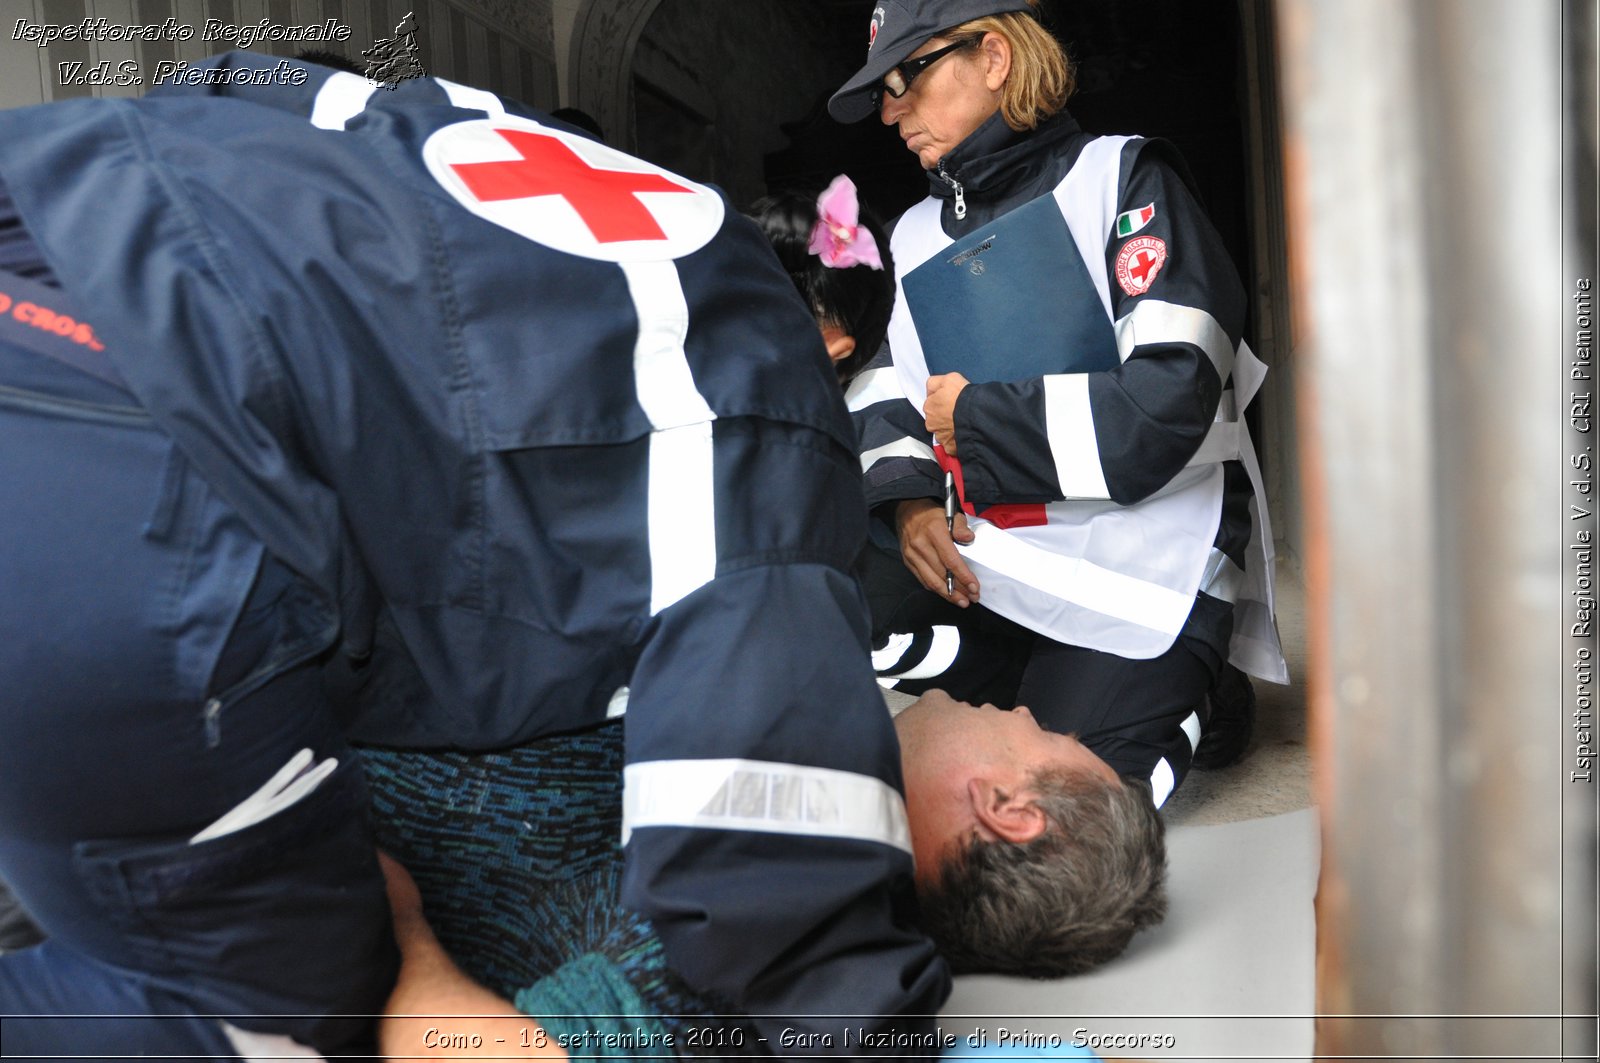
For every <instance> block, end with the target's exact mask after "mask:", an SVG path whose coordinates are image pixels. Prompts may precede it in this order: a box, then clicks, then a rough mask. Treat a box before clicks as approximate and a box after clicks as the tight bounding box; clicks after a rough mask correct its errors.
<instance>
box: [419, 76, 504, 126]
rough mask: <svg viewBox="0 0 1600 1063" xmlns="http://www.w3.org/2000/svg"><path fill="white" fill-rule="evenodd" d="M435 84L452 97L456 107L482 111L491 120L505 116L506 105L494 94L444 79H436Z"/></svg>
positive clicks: (451, 99)
mask: <svg viewBox="0 0 1600 1063" xmlns="http://www.w3.org/2000/svg"><path fill="white" fill-rule="evenodd" d="M433 80H434V82H435V83H436V84H437V85H438V86H439V87H440V88H441V89H444V94H445V95H446V96H448V97H450V102H451V103H453V104H454V105H455V106H457V107H460V108H463V109H464V110H468V111H482V112H484V113H485V114H487V115H488V116H489V117H490V118H502V117H504V116H505V113H506V109H505V105H504V104H502V103H501V102H500V97H498V96H496V95H495V94H494V93H492V92H485V91H484V90H482V89H475V88H472V87H470V86H468V85H457V84H456V83H455V82H454V81H446V80H445V79H444V78H434V79H433Z"/></svg>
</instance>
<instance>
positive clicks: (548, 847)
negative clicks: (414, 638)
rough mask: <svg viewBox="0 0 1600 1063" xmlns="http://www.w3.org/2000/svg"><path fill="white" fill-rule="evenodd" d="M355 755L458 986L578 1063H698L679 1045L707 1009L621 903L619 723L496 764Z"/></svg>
mask: <svg viewBox="0 0 1600 1063" xmlns="http://www.w3.org/2000/svg"><path fill="white" fill-rule="evenodd" d="M362 756H363V760H364V763H365V765H366V771H367V779H368V784H369V786H370V788H371V790H372V799H373V809H374V813H375V817H376V820H377V830H378V838H379V844H380V845H382V846H383V848H384V849H385V850H387V851H388V852H389V853H391V854H392V855H393V856H394V857H395V858H396V859H397V860H399V861H400V862H401V863H402V864H404V865H405V866H406V868H407V870H409V871H410V872H411V874H412V876H413V877H414V878H415V879H416V881H417V886H418V888H419V889H420V890H421V891H422V897H423V903H424V910H425V912H426V914H427V917H428V921H429V923H430V924H431V925H432V926H433V928H434V930H435V932H436V933H437V934H438V935H439V939H440V941H442V942H443V943H444V946H445V948H446V949H448V950H449V952H450V954H451V956H452V957H454V958H455V960H456V962H457V963H459V964H460V965H461V967H462V968H463V969H464V970H465V971H466V972H467V973H468V974H470V975H471V976H472V977H473V978H475V979H476V980H477V981H479V982H480V983H482V984H483V985H485V986H487V987H489V988H491V989H493V990H494V991H496V992H497V993H499V994H501V995H502V996H504V997H506V998H507V999H510V1000H512V1001H513V1002H514V1003H515V1004H516V1006H517V1008H518V1009H519V1010H521V1011H524V1012H526V1013H527V1014H529V1015H533V1016H536V1017H538V1018H540V1019H541V1021H542V1024H543V1025H544V1027H545V1029H546V1031H547V1032H548V1033H549V1034H550V1035H551V1036H552V1037H555V1036H561V1035H565V1036H567V1037H581V1036H583V1035H584V1033H585V1031H590V1032H591V1033H590V1035H589V1037H588V1039H587V1041H586V1042H584V1043H583V1044H582V1045H581V1047H578V1048H577V1050H576V1053H577V1054H579V1055H583V1056H590V1057H594V1056H599V1057H602V1058H605V1057H610V1058H621V1057H634V1058H637V1057H641V1056H648V1055H654V1054H660V1055H666V1056H672V1055H695V1054H700V1053H697V1052H694V1051H685V1049H686V1047H688V1046H687V1042H688V1041H690V1040H691V1039H696V1038H694V1037H693V1034H694V1032H695V1031H701V1030H705V1029H706V1028H707V1027H708V1025H711V1026H715V1025H718V1024H719V1022H720V1021H719V1020H715V1019H713V1018H712V1016H714V1015H715V1014H716V1013H717V1009H716V1008H715V1007H714V1006H713V1005H712V1004H711V1003H710V1002H708V1001H705V1000H703V999H701V998H700V997H698V996H696V995H695V994H694V993H692V992H691V991H690V990H689V989H688V988H687V987H686V986H684V985H683V984H682V982H680V981H679V980H678V979H677V978H676V977H675V976H674V975H673V974H672V972H671V971H670V970H669V969H668V968H667V965H666V959H665V956H664V954H663V952H662V948H661V944H660V942H659V941H658V940H657V939H656V936H655V934H654V932H653V931H652V930H651V928H650V924H649V923H648V922H647V921H646V920H644V919H643V918H641V917H639V916H638V915H635V914H634V913H632V912H630V911H628V910H626V909H624V908H623V907H622V906H621V905H620V903H619V902H618V897H619V895H620V890H621V878H622V848H621V844H620V842H621V839H620V829H621V823H622V763H623V761H622V725H621V723H616V724H609V725H606V726H604V727H601V728H599V729H596V730H593V731H586V732H583V733H580V734H574V735H563V736H558V737H553V738H546V739H541V740H539V741H538V742H534V743H530V744H528V745H526V746H522V747H519V748H517V749H514V750H510V751H507V752H502V753H490V754H472V755H469V754H463V753H419V752H399V751H394V750H380V749H374V748H367V749H364V750H363V751H362ZM607 1033H612V1034H616V1035H617V1036H614V1037H611V1038H606V1037H605V1036H604V1035H605V1034H607ZM712 1040H716V1038H712ZM744 1040H746V1041H747V1043H748V1041H750V1040H753V1038H746V1039H744ZM608 1041H609V1042H611V1044H610V1045H608ZM723 1043H726V1039H723ZM669 1045H670V1046H671V1047H667V1046H669ZM620 1046H628V1047H620Z"/></svg>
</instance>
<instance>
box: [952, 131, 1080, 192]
mask: <svg viewBox="0 0 1600 1063" xmlns="http://www.w3.org/2000/svg"><path fill="white" fill-rule="evenodd" d="M1079 132H1081V130H1080V129H1079V128H1078V123H1077V121H1076V120H1075V119H1074V118H1073V117H1072V115H1070V114H1068V113H1067V112H1066V111H1059V112H1057V113H1056V114H1054V115H1052V116H1051V117H1049V118H1047V119H1045V120H1044V121H1043V122H1040V123H1039V125H1038V127H1037V128H1035V129H1032V130H1029V131H1026V132H1021V133H1019V132H1017V131H1016V130H1015V129H1012V128H1011V127H1010V126H1008V125H1006V120H1005V118H1004V117H1003V116H1002V115H1001V114H1000V112H999V111H996V112H995V113H994V114H992V115H990V116H989V117H988V119H987V120H986V121H985V122H984V123H983V124H982V125H980V126H979V127H978V128H977V129H975V130H974V131H973V132H972V135H971V136H969V137H967V139H966V140H963V141H962V142H961V143H960V144H957V145H956V146H955V148H953V149H952V150H951V151H950V153H949V154H947V155H946V156H945V157H944V158H943V159H941V160H939V161H940V162H942V163H943V164H944V172H945V173H947V174H949V175H950V176H951V177H953V178H955V179H956V180H957V181H959V182H960V183H961V186H962V188H963V189H964V190H965V192H966V194H967V195H972V194H973V193H978V194H981V195H991V196H992V195H997V194H1004V192H1005V191H1006V189H1007V188H1009V187H1010V186H1011V185H1013V184H1015V183H1017V182H1018V181H1021V180H1024V179H1025V178H1026V177H1027V176H1028V174H1029V173H1030V172H1031V171H1032V169H1033V167H1031V166H1028V165H1020V166H1019V165H1018V163H1019V162H1025V161H1026V160H1029V159H1038V160H1040V162H1039V163H1038V164H1039V165H1042V164H1043V162H1042V160H1044V159H1047V158H1049V157H1051V156H1053V155H1054V154H1055V152H1054V150H1052V149H1054V148H1055V147H1056V146H1057V145H1059V144H1061V143H1062V142H1063V141H1064V140H1066V139H1067V138H1068V137H1070V136H1073V135H1075V134H1077V133H1079ZM927 174H928V188H929V190H930V191H931V192H932V194H933V195H936V196H938V197H939V198H941V199H950V198H952V197H953V196H954V195H955V189H954V188H953V187H951V186H950V184H948V183H947V182H946V181H944V180H943V179H941V178H940V176H939V168H938V167H937V166H935V167H934V168H933V169H931V170H929V171H927Z"/></svg>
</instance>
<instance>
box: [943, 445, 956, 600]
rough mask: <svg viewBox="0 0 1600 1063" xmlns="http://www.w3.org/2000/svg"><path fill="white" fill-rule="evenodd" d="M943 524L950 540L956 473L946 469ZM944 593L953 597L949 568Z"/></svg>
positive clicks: (953, 581)
mask: <svg viewBox="0 0 1600 1063" xmlns="http://www.w3.org/2000/svg"><path fill="white" fill-rule="evenodd" d="M944 526H945V528H947V529H948V530H949V532H950V541H951V542H955V538H956V474H955V472H954V471H953V470H947V471H946V472H945V474H944ZM944 593H945V595H946V596H947V597H951V598H953V597H955V593H956V574H955V573H954V572H951V571H950V570H949V569H945V570H944Z"/></svg>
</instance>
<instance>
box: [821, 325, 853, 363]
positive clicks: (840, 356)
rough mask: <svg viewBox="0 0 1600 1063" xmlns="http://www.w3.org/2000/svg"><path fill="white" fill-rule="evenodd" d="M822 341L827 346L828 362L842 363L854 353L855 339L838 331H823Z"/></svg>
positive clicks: (846, 333)
mask: <svg viewBox="0 0 1600 1063" xmlns="http://www.w3.org/2000/svg"><path fill="white" fill-rule="evenodd" d="M822 339H823V341H824V342H825V343H826V344H827V345H828V361H830V362H842V361H844V360H845V359H846V358H848V357H850V356H851V355H852V354H854V353H855V352H856V338H855V337H854V336H852V335H850V334H849V333H848V332H841V331H839V330H838V329H823V330H822Z"/></svg>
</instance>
